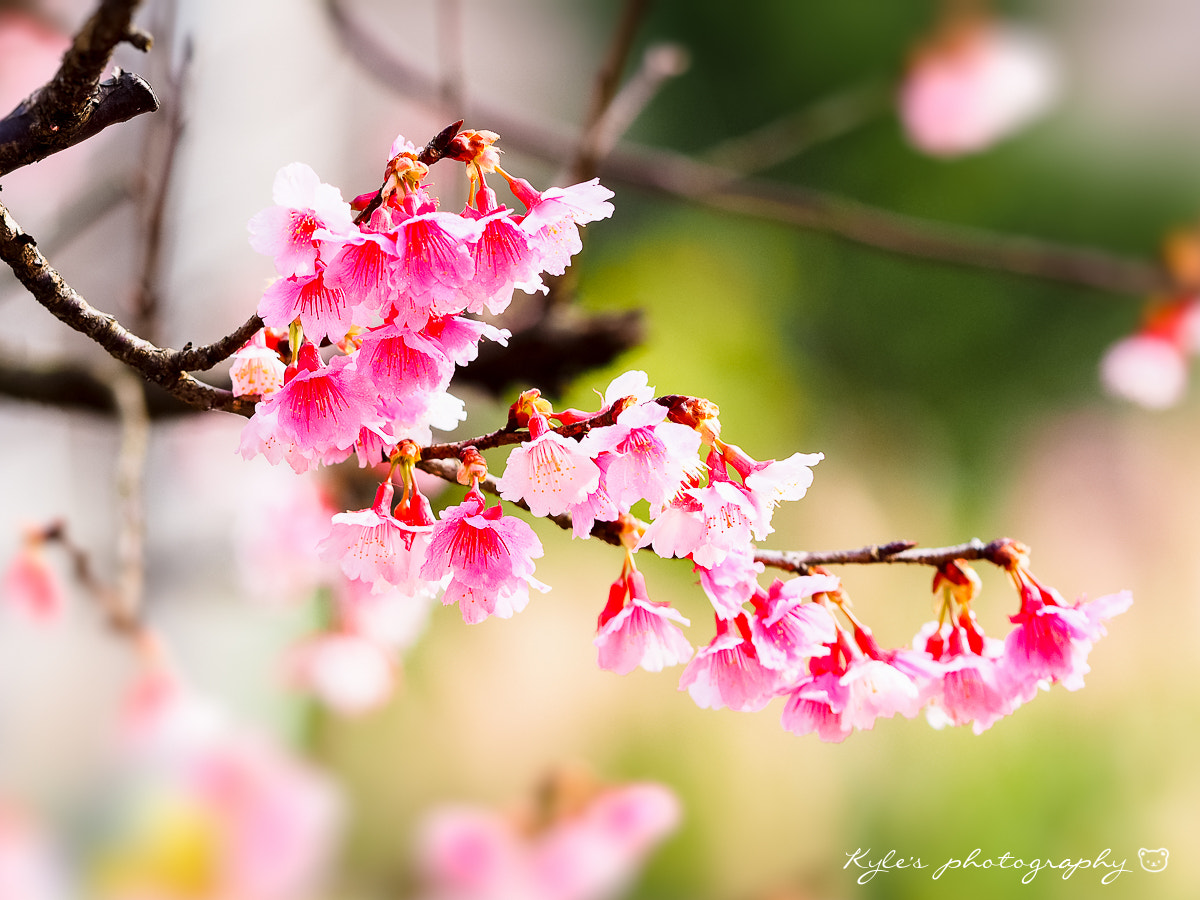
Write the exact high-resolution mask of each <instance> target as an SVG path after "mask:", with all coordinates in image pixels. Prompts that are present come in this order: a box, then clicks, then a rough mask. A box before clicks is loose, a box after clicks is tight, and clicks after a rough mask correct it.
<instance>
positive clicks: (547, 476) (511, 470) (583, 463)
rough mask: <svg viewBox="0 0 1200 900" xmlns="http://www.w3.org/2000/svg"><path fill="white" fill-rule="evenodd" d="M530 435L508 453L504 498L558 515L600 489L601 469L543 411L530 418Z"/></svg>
mask: <svg viewBox="0 0 1200 900" xmlns="http://www.w3.org/2000/svg"><path fill="white" fill-rule="evenodd" d="M529 435H530V439H529V440H528V441H526V442H525V443H523V444H521V446H520V447H517V448H516V449H515V450H513V451H512V452H511V453H510V454H509V455H508V463H507V464H506V465H505V468H504V475H503V476H501V478H500V480H499V482H498V487H499V488H500V496H501V497H503V498H504V499H505V500H524V501H525V502H526V503H527V504H528V505H529V511H530V512H531V513H533V514H534V515H535V516H547V515H549V516H557V515H561V514H562V513H565V512H566V511H567V509H568V508H569V507H571V506H572V505H573V504H576V503H580V502H582V501H583V500H585V499H586V498H587V496H588V494H590V493H591V492H592V491H594V490H596V488H597V486H598V485H599V484H600V469H599V468H598V467H597V466H596V464H595V463H594V462H592V460H591V458H590V457H589V456H588V453H587V452H586V451H585V450H584V449H582V448H581V447H580V443H579V442H578V441H574V440H571V439H570V438H564V437H562V436H561V435H559V434H557V433H556V432H554V431H552V430H551V429H550V425H549V423H548V422H547V421H546V418H545V416H543V415H541V414H540V413H535V414H533V415H531V416H530V417H529Z"/></svg>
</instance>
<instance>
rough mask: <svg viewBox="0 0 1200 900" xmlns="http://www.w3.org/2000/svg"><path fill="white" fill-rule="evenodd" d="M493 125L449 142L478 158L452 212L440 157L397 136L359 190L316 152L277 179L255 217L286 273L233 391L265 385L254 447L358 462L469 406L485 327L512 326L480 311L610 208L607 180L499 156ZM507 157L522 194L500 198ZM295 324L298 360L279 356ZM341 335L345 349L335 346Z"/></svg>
mask: <svg viewBox="0 0 1200 900" xmlns="http://www.w3.org/2000/svg"><path fill="white" fill-rule="evenodd" d="M496 137H497V136H496V135H495V134H492V133H490V132H463V133H461V134H459V135H458V136H456V137H455V138H454V140H453V141H452V142H451V144H450V146H449V148H448V149H447V150H446V152H445V153H444V154H443V155H444V156H448V157H449V158H452V159H457V160H460V161H462V162H464V163H466V165H467V171H468V174H469V175H470V185H471V191H470V198H469V201H468V205H467V206H466V208H465V209H464V210H463V211H462V212H461V213H451V212H443V211H441V210H440V209H439V208H438V204H437V200H436V199H435V198H434V197H432V196H431V195H430V194H429V193H428V191H427V190H426V188H425V187H424V179H425V177H426V175H427V174H428V166H427V165H426V163H424V162H422V160H421V156H422V154H421V153H420V152H418V151H417V149H416V148H415V147H413V146H412V144H410V143H408V142H406V141H404V140H403V139H402V138H397V139H396V142H395V143H394V144H393V146H392V149H391V152H390V153H389V155H388V163H387V168H386V174H385V182H384V185H383V187H382V188H381V189H380V190H379V191H378V192H377V193H375V194H373V195H363V196H361V197H358V198H356V199H355V200H354V201H353V202H352V203H348V202H346V201H345V200H343V199H342V195H341V193H340V191H338V189H337V188H335V187H333V186H332V185H328V184H324V183H322V182H321V181H320V179H319V178H318V177H317V175H316V173H315V172H313V170H312V169H310V168H309V167H308V166H306V165H304V164H303V163H293V164H291V165H289V166H286V167H285V168H283V169H282V170H281V171H280V172H279V174H278V176H277V177H276V179H275V188H274V200H275V204H276V205H275V206H273V207H270V208H269V209H266V210H263V211H262V212H260V213H259V214H258V215H256V216H255V217H254V218H253V219H252V220H251V221H250V226H249V227H250V242H251V245H252V246H253V247H254V248H255V249H256V250H258V251H259V252H261V253H264V254H266V255H268V256H271V257H273V259H274V261H275V269H276V271H277V272H278V274H279V278H278V279H277V280H275V281H274V282H273V283H272V284H271V285H270V286H269V287H268V288H267V289H266V292H265V293H264V294H263V297H262V300H261V301H260V302H259V306H258V313H259V315H260V316H261V317H262V320H263V322H264V323H266V325H267V327H268V329H272V330H273V332H268V333H266V334H264V335H261V336H259V337H256V338H255V339H254V340H252V341H251V342H250V343H249V344H248V345H247V346H246V347H245V348H243V350H241V351H240V352H239V353H238V354H237V358H236V360H235V365H234V379H235V382H234V384H235V391H236V392H237V393H240V394H252V395H256V396H260V397H262V398H263V399H262V400H261V402H259V404H258V406H257V408H256V409H255V413H254V416H253V418H252V419H251V420H250V423H249V424H248V425H247V427H246V429H245V431H244V433H243V437H242V445H241V452H242V454H243V455H244V456H246V457H247V458H248V457H251V456H254V455H257V454H262V455H264V456H266V457H267V459H269V460H270V461H271V462H272V463H278V462H281V461H283V460H286V461H287V462H288V464H289V465H291V466H292V468H293V469H295V470H296V471H297V472H303V471H307V470H309V469H311V468H313V467H314V466H316V465H319V464H325V465H330V464H332V463H337V462H341V461H343V460H345V459H347V458H349V457H350V456H351V455H352V454H355V453H357V454H358V457H359V460H360V464H364V465H365V464H366V463H367V462H374V461H378V460H379V459H380V458H381V455H383V456H386V455H388V454H390V453H392V452H393V451H395V449H396V447H397V445H398V444H399V442H400V440H402V439H404V438H409V439H412V440H416V441H418V442H419V443H421V444H428V443H429V442H430V441H431V440H432V433H431V429H432V428H438V429H442V430H448V429H451V428H454V427H455V426H456V425H457V424H458V422H460V421H461V420H462V419H463V418H464V412H463V406H462V403H461V402H460V401H459V400H457V399H456V398H455V397H453V396H452V395H451V394H449V393H447V390H446V389H447V387H448V386H449V383H450V379H451V378H452V377H453V374H454V370H455V367H456V366H462V365H466V364H467V363H469V362H470V361H471V360H473V359H474V358H475V357H476V355H477V353H478V347H479V343H480V341H481V340H483V339H484V338H487V339H489V340H494V341H499V342H501V343H503V342H505V341H506V340H507V337H508V332H506V331H504V330H502V329H499V328H496V327H495V326H493V325H489V324H486V323H484V322H481V321H479V320H478V319H474V318H470V317H469V316H468V315H467V314H479V313H484V312H487V313H491V314H499V313H502V312H503V311H504V310H505V309H506V308H507V307H508V305H509V304H510V303H511V301H512V298H513V293H514V291H515V290H516V289H517V288H520V289H521V290H523V291H525V292H528V293H533V292H535V291H538V290H544V289H545V288H544V286H543V285H542V281H541V277H542V274H543V273H549V274H552V275H558V274H562V272H563V271H564V269H565V267H566V266H567V265H568V264H569V263H570V258H571V256H572V254H574V253H575V252H577V251H578V250H579V249H580V246H581V245H580V239H579V226H580V225H581V224H583V223H586V222H591V221H595V220H596V219H601V218H605V217H607V216H609V215H611V213H612V204H610V203H609V202H608V198H609V197H611V196H612V194H611V192H610V191H608V190H607V189H606V188H603V187H601V186H600V185H599V184H598V183H597V182H596V181H594V180H593V181H591V182H588V183H586V184H578V185H574V186H572V187H568V188H551V189H549V190H547V191H545V192H539V191H537V190H535V189H534V188H533V187H532V186H531V185H529V183H528V182H526V181H524V180H523V179H520V178H514V177H513V176H511V175H509V174H508V173H507V172H505V171H504V169H503V168H501V166H500V165H499V151H498V150H497V149H496V148H495V147H494V146H493V145H494V143H495V140H496ZM491 173H498V174H500V175H501V176H502V177H503V178H505V179H506V180H507V181H508V184H509V186H510V188H511V191H512V193H513V195H514V196H515V197H516V198H517V199H518V200H519V201H520V202H521V203H522V204H523V205H524V207H525V212H524V213H520V214H518V213H517V212H515V211H514V210H512V209H509V208H508V207H506V206H503V205H501V204H500V203H499V202H498V200H497V197H496V193H495V191H493V190H492V189H491V188H490V187H489V186H488V184H487V181H486V175H488V174H491ZM285 332H286V334H287V344H288V350H289V351H290V354H289V355H290V361H289V362H288V364H287V365H286V366H284V365H283V361H281V360H280V359H279V358H278V350H279V349H280V343H281V339H282V334H283V333H285ZM324 341H329V342H331V343H333V344H336V345H337V347H338V348H339V350H341V351H342V352H341V353H339V354H338V355H336V356H334V357H332V358H331V359H328V360H326V359H324V358H322V356H321V354H320V353H319V352H318V346H319V345H320V344H321V343H322V342H324Z"/></svg>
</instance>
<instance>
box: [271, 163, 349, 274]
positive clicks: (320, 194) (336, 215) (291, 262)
mask: <svg viewBox="0 0 1200 900" xmlns="http://www.w3.org/2000/svg"><path fill="white" fill-rule="evenodd" d="M273 199H274V201H275V206H272V207H270V208H268V209H264V210H263V211H262V212H260V213H258V214H257V215H255V216H254V218H252V219H251V220H250V224H249V229H250V246H251V247H253V248H254V249H255V250H257V251H258V252H259V253H262V254H265V255H267V256H273V257H275V268H276V269H277V270H278V272H279V274H280V275H283V276H284V277H285V278H286V277H293V276H298V277H304V276H311V275H315V274H316V272H317V258H318V255H319V251H320V244H321V241H320V240H319V239H318V238H317V237H316V236H315V233H316V232H317V230H318V229H322V230H323V232H324V233H326V234H330V235H333V234H339V235H340V234H345V235H350V234H353V233H354V232H355V231H356V229H355V227H354V223H353V221H352V219H351V215H350V204H348V203H346V202H345V201H344V200H342V193H341V191H339V190H338V189H337V188H335V187H333V186H332V185H328V184H324V183H322V181H321V179H320V178H319V177H318V176H317V173H316V172H314V171H313V170H312V169H311V168H309V167H308V166H306V165H305V164H304V163H292V164H291V165H288V166H284V167H283V168H282V169H280V170H279V173H278V174H277V175H276V176H275V187H274V190H273Z"/></svg>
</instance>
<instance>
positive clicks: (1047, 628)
mask: <svg viewBox="0 0 1200 900" xmlns="http://www.w3.org/2000/svg"><path fill="white" fill-rule="evenodd" d="M1020 578H1021V582H1022V601H1021V609H1020V611H1018V612H1017V614H1016V615H1014V616H1011V617H1010V619H1011V621H1012V622H1013V624H1014V625H1015V626H1016V627H1015V628H1013V630H1012V631H1010V632H1009V633H1008V637H1006V638H1005V641H1004V657H1003V660H1002V662H1001V668H1002V673H1003V675H1002V677H1003V678H1004V679H1006V680H1007V683H1008V684H1010V685H1013V686H1014V687H1015V689H1016V690H1017V691H1019V692H1021V694H1022V697H1023V699H1025V700H1029V699H1030V698H1031V697H1032V696H1033V695H1034V694H1035V693H1036V691H1037V684H1038V682H1039V681H1042V680H1043V679H1045V680H1050V681H1057V682H1061V683H1062V685H1063V687H1065V688H1066V689H1067V690H1071V691H1074V690H1078V689H1079V688H1081V687H1083V676H1084V675H1086V674H1087V672H1088V665H1087V657H1088V654H1089V653H1090V652H1091V649H1092V645H1093V644H1094V643H1095V642H1096V641H1097V640H1099V639H1100V638H1101V637H1102V636H1103V635H1104V634H1105V633H1106V632H1105V629H1104V623H1105V622H1107V621H1108V620H1109V619H1111V618H1112V617H1113V616H1116V615H1119V614H1120V613H1123V612H1125V610H1127V609H1128V608H1129V606H1130V604H1131V603H1132V602H1133V596H1132V595H1131V594H1130V593H1129V592H1128V591H1121V592H1119V593H1116V594H1109V595H1107V596H1104V597H1099V598H1097V599H1096V600H1092V601H1090V602H1085V601H1077V602H1076V603H1075V604H1074V605H1071V606H1067V605H1066V604H1064V603H1061V602H1058V601H1060V600H1061V598H1059V597H1058V595H1057V593H1056V592H1054V591H1052V590H1049V589H1046V588H1043V587H1042V586H1041V585H1040V584H1038V583H1037V581H1036V580H1035V579H1033V578H1032V576H1031V575H1029V573H1027V572H1022V574H1021V576H1020Z"/></svg>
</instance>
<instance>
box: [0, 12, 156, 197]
mask: <svg viewBox="0 0 1200 900" xmlns="http://www.w3.org/2000/svg"><path fill="white" fill-rule="evenodd" d="M139 2H140V0H104V2H102V3H101V4H100V7H99V8H98V9H97V10H96V12H95V13H94V14H93V15H92V17H91V18H90V19H89V20H88V21H87V23H86V24H85V25H84V26H83V28H82V29H81V30H80V31H79V33H78V34H77V35H76V36H75V40H74V42H73V43H72V44H71V47H70V49H69V50H67V52H66V54H65V55H64V56H63V61H62V65H61V66H60V67H59V70H58V72H57V73H56V74H55V76H54V78H52V79H51V80H50V82H49V83H47V84H46V85H45V86H44V87H43V88H41V89H40V90H38V91H37V92H35V93H34V94H33V96H31V97H30V98H29V99H28V100H26V101H25V102H23V103H21V104H20V105H19V106H18V107H17V108H16V109H15V110H13V111H12V112H11V113H9V115H8V116H6V117H5V118H4V119H3V120H0V175H5V174H7V173H9V172H11V171H13V170H14V169H19V168H20V167H22V166H27V165H29V164H30V163H34V162H37V161H38V160H42V159H45V158H46V157H47V156H50V155H51V154H53V153H57V152H58V151H60V150H65V149H66V148H67V147H71V146H74V145H75V144H78V143H81V142H83V141H86V140H87V139H88V138H90V137H93V136H94V135H96V134H99V133H100V132H101V131H102V130H104V129H105V128H107V127H108V126H109V125H115V124H116V123H118V122H125V121H128V120H129V119H132V118H133V117H134V116H138V115H141V114H142V113H147V112H153V111H154V110H156V109H158V98H157V97H155V96H154V91H153V90H151V88H150V85H148V84H146V82H145V81H143V80H142V79H141V78H139V77H138V76H136V75H131V74H129V73H126V72H121V71H117V72H116V73H115V75H114V77H113V78H111V79H109V80H108V81H105V82H103V83H101V82H100V76H101V75H103V74H104V69H105V68H106V67H107V66H108V63H109V60H110V59H111V58H112V53H113V50H114V49H115V48H116V46H117V44H119V43H121V42H122V41H128V42H130V43H132V44H133V45H134V46H136V47H138V48H139V49H142V50H145V49H146V48H148V47H149V45H150V40H149V36H148V35H146V34H145V32H142V31H139V30H137V29H135V28H134V27H133V24H132V18H133V13H134V11H135V10H136V9H137V7H138V5H139Z"/></svg>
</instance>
